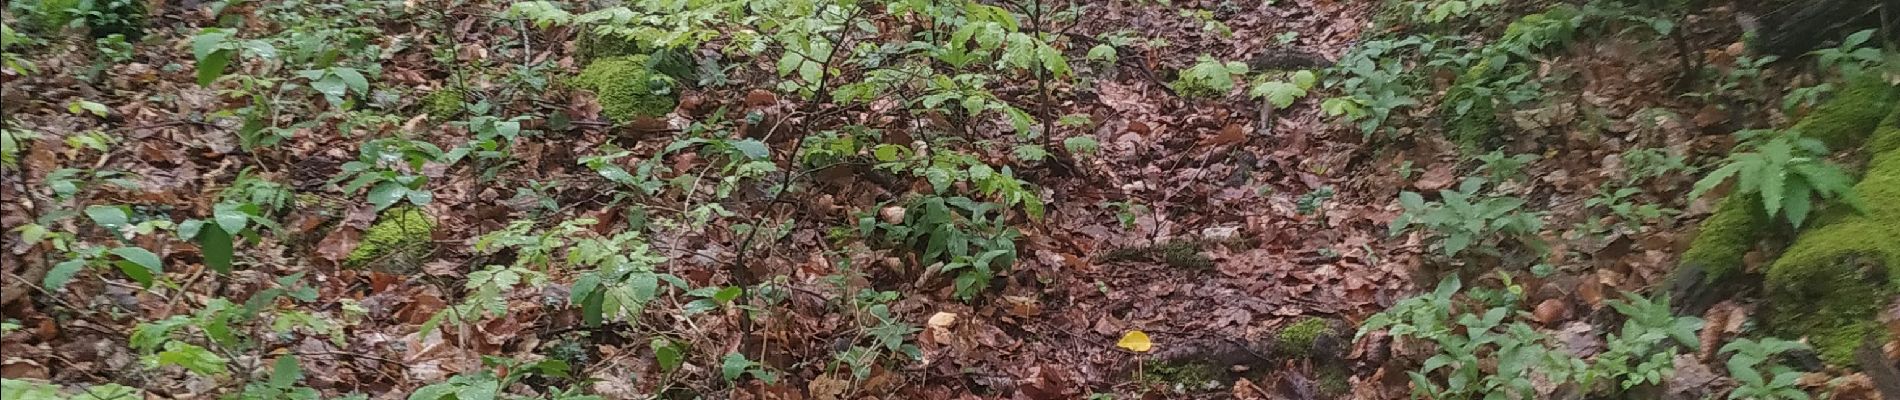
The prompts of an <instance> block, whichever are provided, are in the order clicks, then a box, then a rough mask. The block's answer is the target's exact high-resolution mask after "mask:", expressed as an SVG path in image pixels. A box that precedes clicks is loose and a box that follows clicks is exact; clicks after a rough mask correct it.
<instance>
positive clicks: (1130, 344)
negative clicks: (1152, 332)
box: [1115, 331, 1155, 353]
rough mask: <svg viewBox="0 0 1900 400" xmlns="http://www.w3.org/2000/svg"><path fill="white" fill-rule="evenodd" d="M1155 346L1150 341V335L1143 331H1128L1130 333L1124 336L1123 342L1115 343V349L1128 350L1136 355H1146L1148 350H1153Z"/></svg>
mask: <svg viewBox="0 0 1900 400" xmlns="http://www.w3.org/2000/svg"><path fill="white" fill-rule="evenodd" d="M1154 346H1155V344H1154V342H1152V341H1149V340H1148V333H1147V332H1142V331H1128V333H1124V334H1122V340H1120V341H1116V342H1115V347H1120V348H1124V349H1128V350H1129V351H1133V352H1136V353H1146V352H1148V350H1150V349H1153V348H1154Z"/></svg>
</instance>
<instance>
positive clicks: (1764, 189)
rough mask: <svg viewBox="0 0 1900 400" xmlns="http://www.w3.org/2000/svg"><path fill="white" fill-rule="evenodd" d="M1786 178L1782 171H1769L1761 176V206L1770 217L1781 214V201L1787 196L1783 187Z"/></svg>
mask: <svg viewBox="0 0 1900 400" xmlns="http://www.w3.org/2000/svg"><path fill="white" fill-rule="evenodd" d="M1787 176H1788V175H1787V173H1786V172H1784V171H1769V172H1768V173H1766V174H1763V175H1762V176H1761V178H1762V180H1761V205H1762V207H1763V209H1764V210H1767V211H1768V216H1770V217H1773V216H1776V215H1780V214H1781V199H1782V196H1786V195H1787V192H1785V190H1787V188H1785V187H1783V184H1784V183H1786V179H1787Z"/></svg>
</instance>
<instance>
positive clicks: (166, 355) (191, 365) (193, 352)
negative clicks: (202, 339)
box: [157, 340, 225, 376]
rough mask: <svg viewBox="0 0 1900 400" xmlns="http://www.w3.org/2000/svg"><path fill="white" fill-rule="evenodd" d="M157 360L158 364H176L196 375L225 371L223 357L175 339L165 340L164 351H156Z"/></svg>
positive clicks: (208, 374) (216, 373)
mask: <svg viewBox="0 0 1900 400" xmlns="http://www.w3.org/2000/svg"><path fill="white" fill-rule="evenodd" d="M157 361H158V365H159V366H166V365H177V366H180V367H185V369H187V370H191V372H195V373H198V375H205V376H210V375H218V374H222V373H224V372H225V367H224V365H225V360H224V357H219V356H218V355H217V354H216V353H212V352H211V350H207V349H205V348H203V347H198V345H194V344H191V343H186V342H182V341H177V340H173V341H168V342H165V351H162V352H159V353H158V356H157Z"/></svg>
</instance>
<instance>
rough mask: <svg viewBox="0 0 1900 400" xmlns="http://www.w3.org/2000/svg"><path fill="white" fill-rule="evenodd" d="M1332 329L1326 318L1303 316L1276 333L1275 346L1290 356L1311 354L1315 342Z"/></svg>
mask: <svg viewBox="0 0 1900 400" xmlns="http://www.w3.org/2000/svg"><path fill="white" fill-rule="evenodd" d="M1330 330H1332V327H1331V325H1330V324H1327V323H1326V319H1325V318H1320V317H1306V318H1301V319H1300V320H1299V321H1298V322H1294V323H1293V324H1292V325H1287V326H1286V327H1285V328H1280V333H1279V334H1276V335H1274V348H1276V349H1278V350H1279V351H1280V352H1281V353H1283V354H1286V355H1290V356H1299V357H1305V356H1309V355H1312V353H1313V342H1314V341H1317V340H1319V338H1320V336H1321V335H1325V334H1327V333H1328V331H1330Z"/></svg>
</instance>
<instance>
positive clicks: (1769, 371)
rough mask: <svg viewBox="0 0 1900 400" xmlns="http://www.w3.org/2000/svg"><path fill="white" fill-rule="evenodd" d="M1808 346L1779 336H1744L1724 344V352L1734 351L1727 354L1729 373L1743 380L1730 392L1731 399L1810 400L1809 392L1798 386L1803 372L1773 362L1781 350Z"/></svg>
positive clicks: (1802, 348)
mask: <svg viewBox="0 0 1900 400" xmlns="http://www.w3.org/2000/svg"><path fill="white" fill-rule="evenodd" d="M1807 348H1808V345H1807V344H1804V343H1801V342H1794V341H1787V340H1781V339H1776V338H1766V339H1762V340H1755V339H1749V338H1741V339H1736V340H1735V341H1733V342H1729V344H1727V345H1724V346H1722V349H1721V353H1733V354H1730V355H1729V357H1728V364H1727V366H1728V374H1729V376H1730V377H1734V378H1735V381H1736V382H1739V383H1741V385H1740V386H1737V387H1736V388H1735V390H1734V391H1731V392H1729V394H1728V398H1730V399H1766V400H1807V399H1808V394H1807V392H1803V391H1801V388H1800V387H1797V386H1795V383H1796V382H1797V381H1799V380H1800V379H1801V371H1796V370H1794V369H1793V368H1788V366H1785V365H1781V364H1780V363H1776V362H1774V360H1775V358H1776V356H1778V355H1780V354H1782V353H1786V352H1790V351H1795V350H1804V349H1807Z"/></svg>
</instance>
